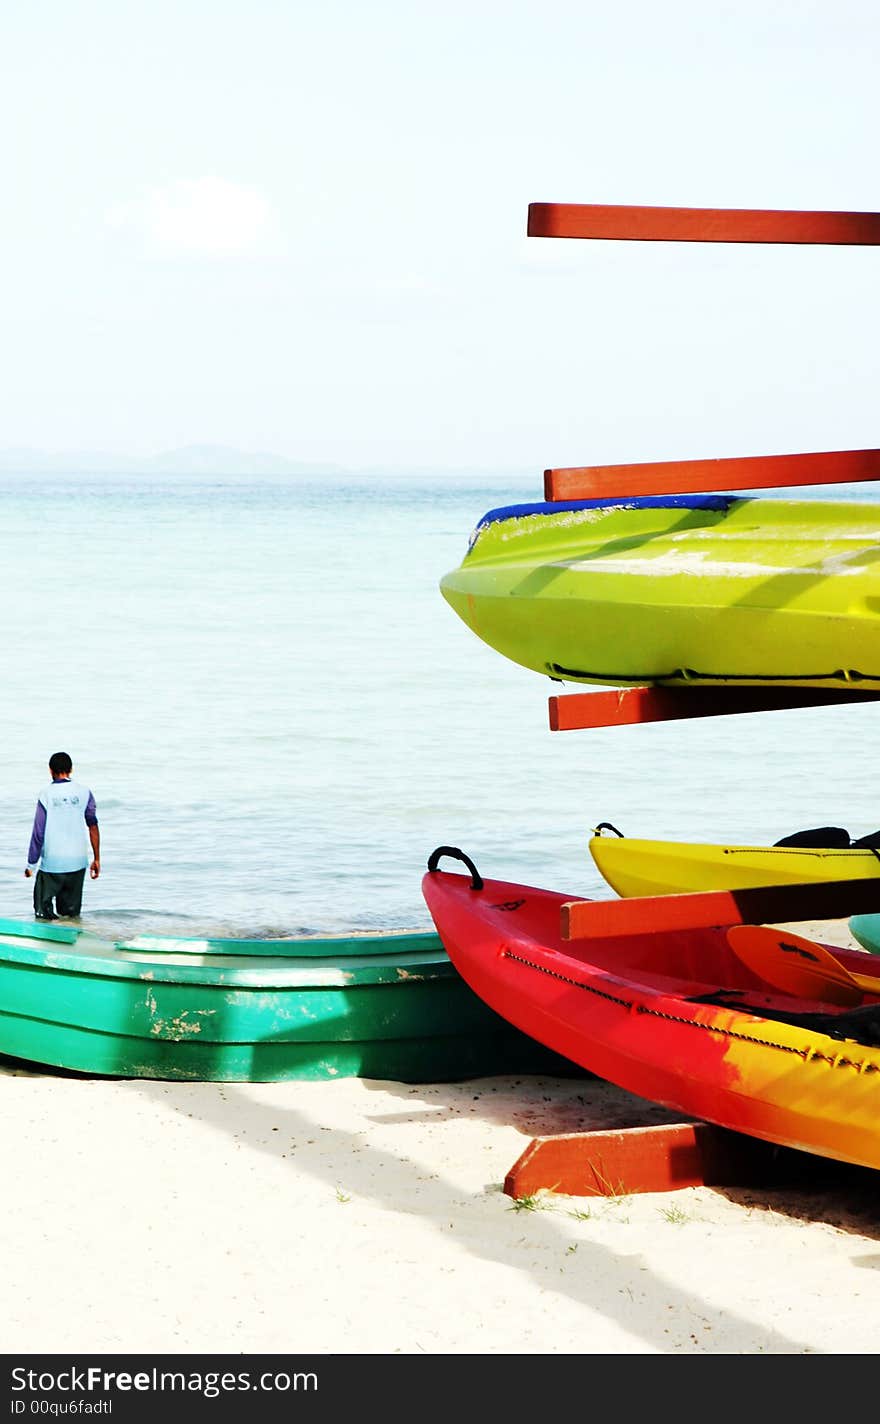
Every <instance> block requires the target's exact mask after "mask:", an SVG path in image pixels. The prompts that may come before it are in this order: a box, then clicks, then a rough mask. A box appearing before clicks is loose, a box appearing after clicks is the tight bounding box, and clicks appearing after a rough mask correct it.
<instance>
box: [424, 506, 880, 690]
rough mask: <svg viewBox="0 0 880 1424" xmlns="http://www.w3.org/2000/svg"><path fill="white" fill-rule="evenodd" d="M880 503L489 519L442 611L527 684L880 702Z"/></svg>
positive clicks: (637, 509) (590, 509)
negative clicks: (815, 695) (709, 689)
mask: <svg viewBox="0 0 880 1424" xmlns="http://www.w3.org/2000/svg"><path fill="white" fill-rule="evenodd" d="M878 543H880V505H877V504H868V503H857V502H855V501H852V502H847V501H837V502H833V503H832V502H825V501H809V500H801V501H784V500H775V499H754V498H737V497H734V496H731V495H698V496H669V497H665V498H644V499H630V500H606V501H600V500H580V501H573V502H571V503H568V504H533V505H517V506H510V507H507V508H503V509H498V510H490V511H489V513H488V514H486V515H485V516H484V517H483V519H482V520H481V522H480V524H479V525H478V526H477V529H476V530H475V532H474V535H473V536H472V539H471V543H470V547H469V549H468V552H467V554H466V556H465V558H464V560H463V562H462V564H461V565H460V567H459V568H457V569H455V570H452V571H450V572H449V573H447V574H446V575H444V577H443V578H442V579H441V583H440V588H441V592H442V594H443V596H444V597H445V598H446V600H447V602H448V603H449V604H450V605H451V607H452V608H453V609H454V610H455V612H456V613H457V614H458V615H459V617H460V618H461V619H462V620H463V621H464V622H465V623H466V624H467V625H468V627H469V628H470V629H471V630H472V631H473V632H474V633H476V634H477V636H478V637H480V638H481V639H482V640H483V641H484V642H486V643H487V644H489V646H490V647H492V648H494V649H495V650H496V651H498V652H499V653H501V654H502V655H503V656H505V657H507V658H510V659H511V660H512V661H513V662H516V663H519V664H520V665H522V666H524V667H527V668H530V669H531V670H532V671H534V672H538V673H542V674H545V675H547V676H550V677H553V678H556V679H559V680H562V681H573V682H583V683H597V684H603V685H606V686H629V685H650V684H656V685H668V686H675V685H688V684H706V685H723V684H727V683H732V682H735V683H740V684H743V685H755V686H761V685H772V686H793V687H826V688H841V689H846V688H848V689H853V688H859V689H861V690H862V691H873V690H880V618H878V612H880V568H878V565H877V562H876V558H875V550H876V547H877V545H878Z"/></svg>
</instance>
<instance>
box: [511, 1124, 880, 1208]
mask: <svg viewBox="0 0 880 1424" xmlns="http://www.w3.org/2000/svg"><path fill="white" fill-rule="evenodd" d="M810 1164H812V1165H813V1166H814V1167H816V1166H817V1159H816V1158H814V1157H809V1156H808V1155H807V1154H806V1153H802V1152H798V1151H796V1150H795V1149H794V1148H785V1147H777V1146H776V1145H775V1143H771V1142H762V1141H760V1140H759V1139H758V1138H755V1137H746V1136H744V1135H743V1134H742V1133H738V1132H732V1131H730V1130H729V1129H727V1128H723V1127H715V1126H714V1125H712V1124H710V1123H707V1122H680V1123H662V1124H658V1125H652V1124H646V1125H645V1126H633V1127H624V1128H607V1129H602V1128H598V1129H594V1130H593V1131H589V1132H569V1133H560V1134H558V1135H556V1136H552V1137H551V1136H547V1137H534V1138H532V1140H531V1142H530V1143H529V1145H528V1147H527V1148H526V1149H525V1151H524V1152H522V1153H521V1155H520V1156H519V1157H518V1158H517V1160H516V1162H514V1164H513V1166H512V1167H511V1169H510V1171H509V1172H508V1173H507V1175H506V1177H505V1178H504V1191H505V1193H506V1194H507V1196H509V1197H514V1198H522V1197H529V1196H534V1195H536V1194H537V1193H538V1192H541V1191H549V1192H556V1193H561V1194H562V1195H565V1196H574V1197H593V1196H595V1197H609V1196H629V1195H630V1194H632V1193H634V1192H671V1191H678V1190H680V1189H681V1188H682V1187H701V1186H725V1187H736V1186H742V1187H746V1186H751V1187H756V1186H759V1185H773V1184H776V1185H788V1184H790V1183H792V1182H796V1181H798V1179H800V1180H801V1181H803V1180H804V1173H805V1172H806V1173H807V1174H808V1173H809V1171H810ZM825 1165H826V1166H827V1164H825ZM850 1170H854V1169H850ZM865 1170H867V1169H865Z"/></svg>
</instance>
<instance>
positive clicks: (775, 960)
mask: <svg viewBox="0 0 880 1424" xmlns="http://www.w3.org/2000/svg"><path fill="white" fill-rule="evenodd" d="M727 941H728V944H729V945H730V947H731V949H732V950H733V952H734V954H735V955H736V956H737V958H738V959H741V960H742V962H743V964H746V965H748V967H749V969H751V971H752V973H753V974H758V975H759V976H760V977H761V978H762V979H764V980H765V981H766V982H767V983H768V984H773V985H774V986H775V987H776V988H777V989H782V990H783V992H784V993H786V994H793V995H794V996H795V997H796V998H799V999H820V1000H824V1002H825V1003H828V1004H842V1005H848V1006H852V1005H854V1004H860V1003H861V1002H862V991H861V988H860V987H859V984H858V983H857V981H856V980H855V979H854V978H853V976H852V975H851V974H850V972H849V970H848V969H845V968H844V966H843V965H842V964H840V963H839V962H838V961H837V960H836V959H835V958H834V955H833V954H831V953H829V951H828V950H826V949H825V948H824V946H823V945H821V944H816V942H815V940H811V939H805V938H804V936H803V935H796V934H790V933H789V932H788V931H787V930H776V929H773V928H771V927H770V926H769V925H731V927H730V929H729V930H728V931H727ZM878 985H880V980H878Z"/></svg>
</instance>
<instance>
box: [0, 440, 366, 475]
mask: <svg viewBox="0 0 880 1424" xmlns="http://www.w3.org/2000/svg"><path fill="white" fill-rule="evenodd" d="M342 469H343V467H342V466H341V465H333V464H309V463H307V462H305V461H302V460H287V459H285V458H284V456H283V455H271V454H267V453H265V452H264V451H251V450H247V451H246V450H233V449H230V448H229V447H228V446H225V445H184V446H182V447H181V448H180V449H178V450H164V451H162V452H161V454H158V455H140V456H139V455H115V454H110V455H108V454H105V453H101V452H97V451H91V450H85V451H83V450H69V451H54V450H53V451H43V450H29V449H8V450H0V473H3V474H9V475H28V474H90V475H91V474H94V475H97V474H102V475H127V474H131V475H323V474H328V475H335V474H340V473H342Z"/></svg>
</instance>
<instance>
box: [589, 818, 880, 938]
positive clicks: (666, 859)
mask: <svg viewBox="0 0 880 1424" xmlns="http://www.w3.org/2000/svg"><path fill="white" fill-rule="evenodd" d="M589 850H590V854H591V856H592V857H593V860H594V861H595V863H596V866H597V867H598V870H599V872H600V874H601V875H602V877H603V879H604V880H606V881H607V882H608V884H609V885H610V886H611V888H612V890H616V891H617V893H618V895H622V896H624V897H627V898H628V897H630V896H641V895H687V894H691V893H692V892H693V893H695V892H697V891H701V890H747V889H750V888H751V887H753V886H759V885H805V884H807V883H808V882H809V881H812V880H873V879H876V878H877V877H878V876H880V859H878V857H877V856H876V855H875V853H874V851H873V850H862V849H849V850H813V849H806V848H804V847H801V846H798V847H793V846H755V845H706V844H702V843H688V842H685V841H648V840H638V839H634V838H631V837H629V836H603V835H596V834H594V835H593V836H592V837H591V838H590V842H589ZM874 918H877V917H876V916H875V917H874Z"/></svg>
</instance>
